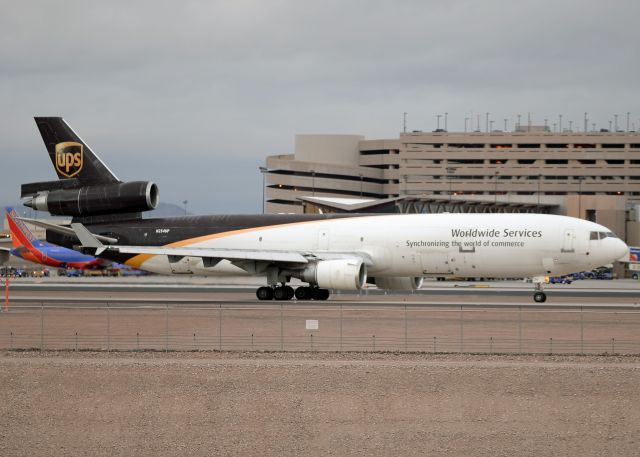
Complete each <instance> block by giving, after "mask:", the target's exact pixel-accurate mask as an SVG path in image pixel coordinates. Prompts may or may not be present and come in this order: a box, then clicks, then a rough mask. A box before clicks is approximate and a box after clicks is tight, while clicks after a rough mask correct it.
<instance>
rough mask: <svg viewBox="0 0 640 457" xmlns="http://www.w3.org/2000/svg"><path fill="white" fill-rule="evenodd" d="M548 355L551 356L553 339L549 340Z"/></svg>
mask: <svg viewBox="0 0 640 457" xmlns="http://www.w3.org/2000/svg"><path fill="white" fill-rule="evenodd" d="M549 354H553V338H549Z"/></svg>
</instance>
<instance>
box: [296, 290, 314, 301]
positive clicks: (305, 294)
mask: <svg viewBox="0 0 640 457" xmlns="http://www.w3.org/2000/svg"><path fill="white" fill-rule="evenodd" d="M296 298H297V299H298V300H311V299H312V298H313V289H312V288H311V287H298V288H297V289H296Z"/></svg>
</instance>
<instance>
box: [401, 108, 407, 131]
mask: <svg viewBox="0 0 640 457" xmlns="http://www.w3.org/2000/svg"><path fill="white" fill-rule="evenodd" d="M402 114H403V118H404V122H403V129H404V133H407V112H406V111H405V112H404V113H402Z"/></svg>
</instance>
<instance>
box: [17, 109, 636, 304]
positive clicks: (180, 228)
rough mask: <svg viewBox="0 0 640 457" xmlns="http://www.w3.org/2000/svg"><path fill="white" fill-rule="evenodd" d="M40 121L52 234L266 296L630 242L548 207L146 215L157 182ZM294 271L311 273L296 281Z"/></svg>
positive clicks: (559, 270)
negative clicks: (128, 173) (64, 221)
mask: <svg viewBox="0 0 640 457" xmlns="http://www.w3.org/2000/svg"><path fill="white" fill-rule="evenodd" d="M36 124H37V126H38V129H39V130H40V133H41V135H42V138H43V141H44V143H45V146H46V148H47V151H48V152H49V156H50V159H51V161H52V164H53V166H54V169H55V170H56V173H57V175H58V178H59V180H58V181H48V182H36V183H30V184H23V185H22V193H21V196H22V197H23V198H24V199H25V204H26V205H27V206H30V207H32V208H35V209H38V210H43V211H49V212H50V213H52V214H57V215H66V216H72V217H73V222H72V224H71V227H66V226H57V225H53V224H42V223H39V222H38V221H33V220H31V221H30V222H32V223H34V224H38V225H41V226H43V227H45V228H46V229H47V240H49V241H51V242H53V243H55V244H58V245H61V246H65V247H73V246H77V245H78V243H80V248H81V249H82V250H83V252H85V253H89V254H91V255H95V256H98V257H101V258H106V259H109V260H112V261H114V262H120V263H125V264H127V265H130V266H133V267H135V268H140V269H143V270H147V271H151V272H155V273H161V274H179V275H185V274H196V275H212V276H221V275H238V274H245V275H256V276H264V277H265V278H266V282H267V285H266V286H263V287H260V288H258V290H257V291H256V295H257V297H258V298H259V299H260V300H270V299H274V298H275V299H278V300H289V299H291V298H293V297H294V296H295V297H296V298H298V299H299V300H306V299H316V300H326V299H327V298H328V297H329V290H330V289H346V290H358V289H360V288H362V287H363V286H364V285H365V284H366V283H367V282H373V283H375V284H376V286H378V287H379V288H381V289H392V290H402V289H405V290H410V289H415V288H419V287H420V285H421V284H422V278H423V277H425V276H430V277H431V276H434V277H451V276H456V277H492V278H512V277H530V278H533V282H534V284H535V292H534V300H535V301H537V302H543V301H545V300H546V295H545V293H544V292H543V291H542V288H543V283H544V277H545V276H547V275H564V274H569V273H571V272H573V271H579V270H585V269H592V268H594V267H597V266H599V265H603V264H606V263H611V262H612V261H614V260H615V259H617V258H619V257H621V256H622V255H624V253H625V252H626V250H627V246H626V245H625V244H624V242H622V241H621V240H620V239H618V238H617V237H616V236H615V235H614V234H613V233H612V232H611V231H610V230H608V229H607V228H606V227H604V226H602V225H599V224H595V223H593V222H589V221H584V220H580V219H575V218H570V217H565V216H555V215H547V214H487V213H484V214H447V213H444V214H402V215H398V214H393V215H390V214H382V215H373V214H319V215H308V214H304V215H292V214H261V215H218V216H189V217H177V218H166V219H160V218H158V219H143V218H142V217H141V213H142V212H143V211H147V210H150V209H153V208H154V207H155V206H156V205H157V202H158V189H157V186H156V185H155V184H154V183H153V182H149V181H135V182H122V181H120V180H118V178H117V177H116V176H115V175H114V174H113V173H112V172H111V171H110V170H109V168H108V167H107V166H106V165H105V164H104V163H103V162H102V161H101V160H100V159H99V158H98V157H97V156H96V155H95V154H94V153H93V151H91V149H90V148H89V147H88V146H87V145H86V143H84V141H82V139H81V138H80V137H79V136H78V135H76V134H75V132H74V131H73V130H72V129H71V127H69V125H68V124H66V122H64V120H63V119H62V118H58V117H46V118H44V117H42V118H41V117H38V118H36ZM291 278H297V279H300V280H301V281H303V282H305V283H308V284H309V285H308V286H301V287H298V288H297V289H296V290H294V289H293V288H292V287H291V286H290V284H289V283H290V281H291Z"/></svg>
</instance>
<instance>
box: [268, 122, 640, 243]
mask: <svg viewBox="0 0 640 457" xmlns="http://www.w3.org/2000/svg"><path fill="white" fill-rule="evenodd" d="M262 171H263V173H264V181H265V189H264V191H265V200H266V201H265V211H266V212H268V213H303V212H317V211H319V210H322V211H324V212H329V211H348V209H346V207H345V205H344V204H342V205H341V204H338V203H335V202H334V201H333V200H332V198H334V197H340V198H347V199H349V200H342V201H343V202H344V201H347V202H349V201H351V202H353V205H354V208H355V209H357V210H359V211H362V210H363V207H365V206H366V205H367V204H371V205H376V204H379V203H381V202H385V203H387V209H389V208H391V210H393V211H398V212H407V213H408V212H420V213H428V212H445V211H448V212H544V213H553V214H564V215H569V216H575V217H581V218H583V219H588V220H592V221H594V222H598V223H601V224H603V225H605V226H607V227H610V228H611V229H613V230H614V231H615V232H616V233H617V234H618V235H619V236H620V237H621V238H623V239H625V240H626V241H627V243H628V244H630V245H640V133H638V132H609V131H593V132H586V133H584V132H573V131H564V132H562V133H554V132H551V131H549V129H548V128H546V127H543V126H528V127H524V128H522V127H520V128H518V129H517V130H516V131H514V132H503V131H493V132H477V131H475V132H464V133H463V132H447V131H443V130H441V131H434V132H422V131H414V132H406V133H401V134H400V136H399V138H397V139H382V140H368V139H366V138H364V137H363V136H360V135H297V136H296V139H295V151H294V153H293V154H285V155H275V156H270V157H268V158H267V161H266V166H265V167H263V168H262ZM379 206H380V205H379Z"/></svg>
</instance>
